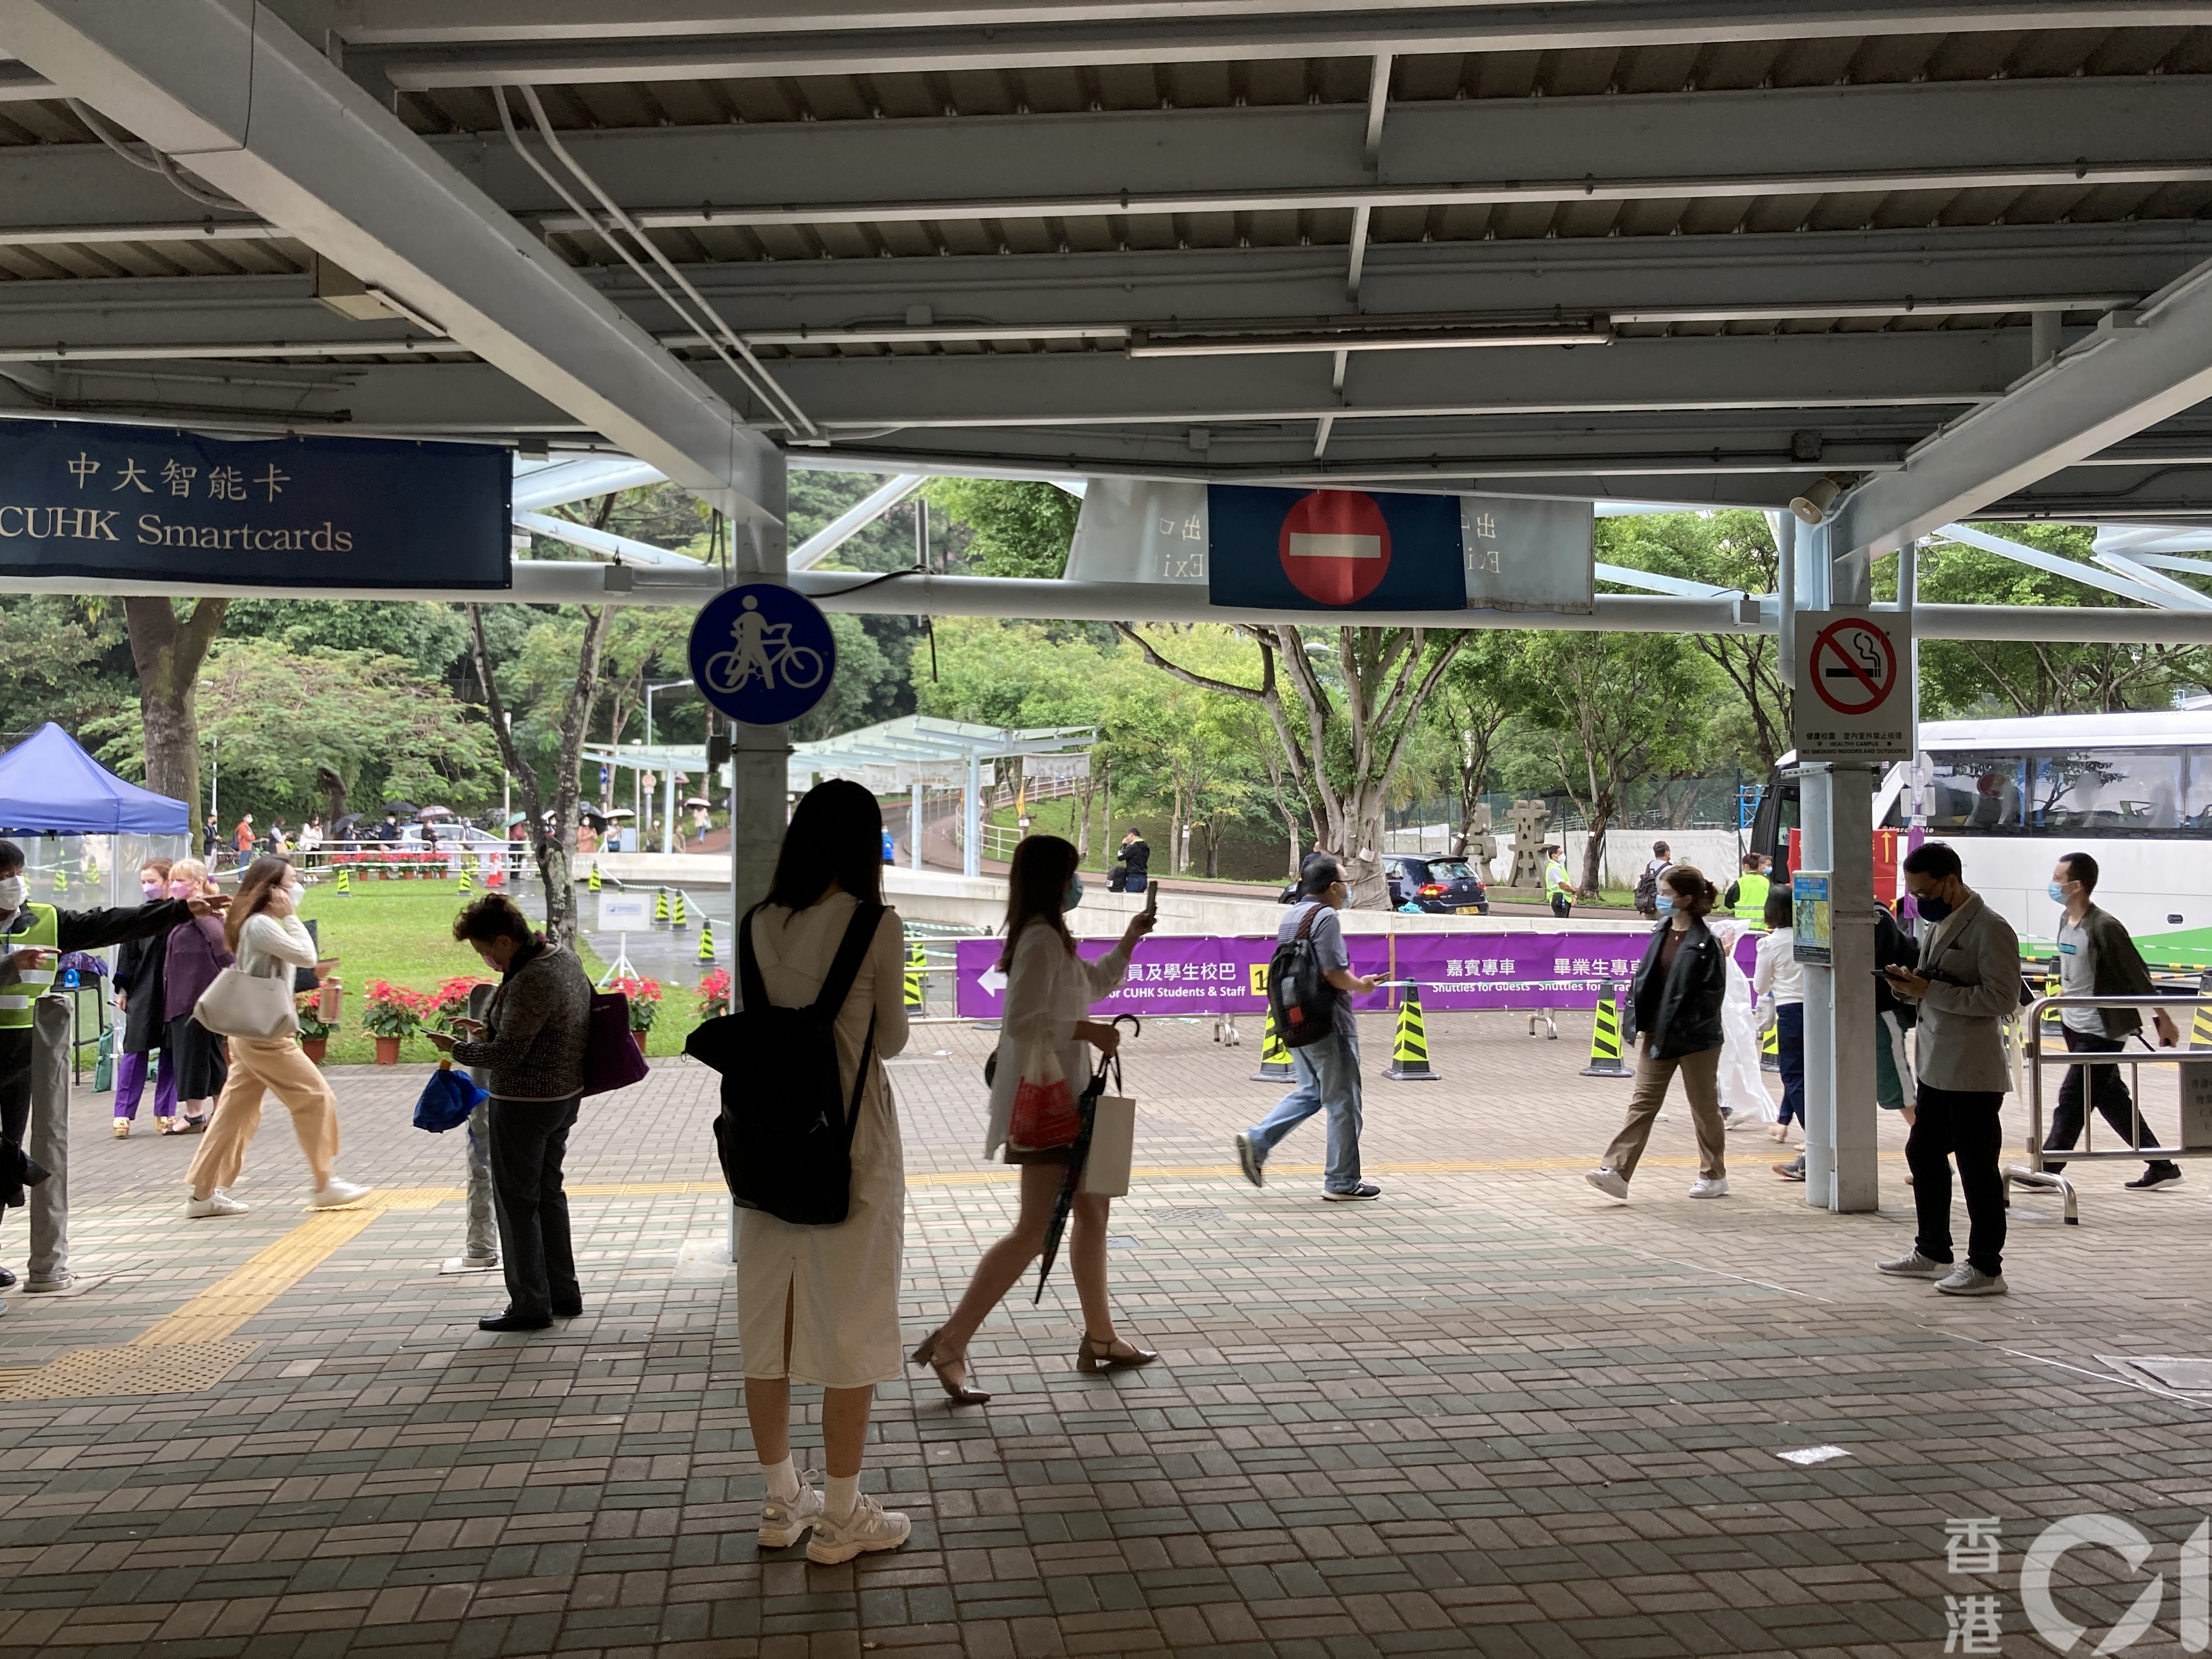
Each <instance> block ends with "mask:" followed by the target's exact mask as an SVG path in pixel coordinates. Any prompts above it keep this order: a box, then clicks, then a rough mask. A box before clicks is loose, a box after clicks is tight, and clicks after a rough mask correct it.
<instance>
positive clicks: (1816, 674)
mask: <svg viewBox="0 0 2212 1659" xmlns="http://www.w3.org/2000/svg"><path fill="white" fill-rule="evenodd" d="M1896 684H1897V653H1896V651H1895V650H1893V648H1892V647H1891V646H1890V642H1889V635H1887V634H1886V633H1884V632H1883V631H1882V630H1881V629H1879V628H1876V627H1875V626H1873V625H1872V624H1871V623H1867V622H1866V621H1864V620H1863V619H1862V618H1859V617H1845V618H1844V620H1843V621H1841V622H1834V623H1829V624H1828V625H1827V626H1826V628H1824V629H1821V630H1820V634H1819V635H1817V636H1816V637H1815V638H1814V642H1813V690H1814V692H1816V693H1817V694H1818V695H1819V696H1820V701H1821V702H1825V703H1826V704H1827V705H1828V707H1829V708H1832V709H1834V710H1835V711H1836V712H1837V713H1838V714H1872V713H1873V712H1874V711H1875V709H1877V708H1881V705H1882V703H1883V702H1884V701H1885V700H1886V699H1887V697H1888V696H1889V694H1890V692H1891V691H1892V690H1893V689H1895V687H1896Z"/></svg>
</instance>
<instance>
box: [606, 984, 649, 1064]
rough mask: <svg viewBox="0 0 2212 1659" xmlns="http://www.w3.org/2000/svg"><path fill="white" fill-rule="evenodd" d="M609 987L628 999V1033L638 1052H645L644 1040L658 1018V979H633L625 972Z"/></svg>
mask: <svg viewBox="0 0 2212 1659" xmlns="http://www.w3.org/2000/svg"><path fill="white" fill-rule="evenodd" d="M610 988H611V989H613V990H617V991H620V992H621V993H622V994H623V995H624V996H626V997H628V998H629V1034H630V1037H631V1039H632V1041H634V1042H635V1043H636V1044H637V1051H638V1053H640V1054H643V1053H644V1052H645V1040H646V1038H647V1036H649V1035H650V1034H651V1032H652V1030H653V1021H655V1020H656V1019H659V1018H660V981H659V980H657V979H634V978H632V977H630V976H629V975H627V974H625V975H623V977H622V978H620V979H618V980H617V981H615V982H614V984H613V985H612V987H610Z"/></svg>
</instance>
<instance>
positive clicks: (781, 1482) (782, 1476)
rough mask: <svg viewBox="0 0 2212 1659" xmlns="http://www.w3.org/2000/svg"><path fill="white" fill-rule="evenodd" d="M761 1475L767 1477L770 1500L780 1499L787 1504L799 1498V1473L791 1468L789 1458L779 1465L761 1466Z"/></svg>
mask: <svg viewBox="0 0 2212 1659" xmlns="http://www.w3.org/2000/svg"><path fill="white" fill-rule="evenodd" d="M761 1473H762V1474H765V1475H766V1476H767V1477H768V1495H769V1497H770V1498H781V1499H782V1500H783V1501H784V1502H785V1503H789V1502H790V1501H791V1500H792V1499H793V1498H796V1497H798V1496H799V1471H798V1470H797V1469H794V1468H792V1466H791V1459H790V1458H789V1457H786V1458H785V1459H784V1460H783V1462H781V1463H763V1464H762V1465H761Z"/></svg>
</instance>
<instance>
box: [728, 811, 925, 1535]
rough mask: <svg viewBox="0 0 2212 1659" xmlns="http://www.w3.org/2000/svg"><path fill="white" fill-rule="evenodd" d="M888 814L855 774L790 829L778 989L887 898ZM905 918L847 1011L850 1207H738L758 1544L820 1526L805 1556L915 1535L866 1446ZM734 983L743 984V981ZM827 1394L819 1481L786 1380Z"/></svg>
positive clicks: (887, 1358) (884, 1289)
mask: <svg viewBox="0 0 2212 1659" xmlns="http://www.w3.org/2000/svg"><path fill="white" fill-rule="evenodd" d="M882 844H883V815H882V812H881V810H880V809H879V808H878V806H877V805H876V799H875V797H874V796H873V795H872V794H870V793H868V792H867V791H866V789H864V788H862V787H860V785H859V784H857V783H853V782H850V781H843V780H839V781H831V782H829V783H824V784H821V785H819V786H817V787H815V788H814V789H812V790H811V791H810V792H808V793H807V795H806V797H805V799H803V800H801V801H800V802H799V806H798V810H797V811H794V812H793V814H792V818H791V825H790V828H789V829H787V830H786V831H785V832H784V837H783V850H782V852H781V854H780V855H779V856H778V858H777V860H776V866H775V881H774V884H772V885H771V886H770V888H769V896H768V897H767V899H766V900H764V901H763V902H762V904H761V905H760V907H759V908H757V910H755V911H753V912H752V913H751V915H750V917H749V918H748V919H747V921H746V922H745V923H744V926H746V927H748V928H749V929H750V934H751V940H752V947H753V954H754V958H755V960H756V961H757V963H758V964H759V966H760V973H761V983H762V985H763V988H764V989H766V991H767V992H768V996H769V1001H770V1002H771V1003H773V1004H775V1006H777V1007H780V1008H794V1007H802V1006H805V1005H806V1004H808V1003H811V1002H812V1001H813V1000H815V998H816V997H817V996H818V995H819V994H821V991H822V987H823V982H824V981H826V980H827V979H828V978H829V968H830V964H831V963H832V962H833V961H834V960H835V959H836V955H837V947H838V945H840V944H842V942H843V940H844V938H845V931H846V928H847V927H848V926H849V925H850V923H851V922H852V920H853V914H854V911H855V910H856V909H858V908H860V905H861V904H862V903H864V902H865V903H868V904H872V905H873V904H880V903H881V902H883V853H882ZM905 955H906V930H905V928H904V927H902V925H901V923H900V921H899V918H898V912H896V910H886V911H884V915H883V917H882V920H881V921H879V922H878V924H877V927H876V930H875V934H874V938H873V941H872V944H871V945H870V946H869V948H868V951H867V954H866V956H865V957H863V958H862V959H861V962H860V973H859V975H857V976H856V977H855V978H854V981H853V987H852V989H851V991H850V992H849V993H848V994H847V995H846V998H845V1001H844V1006H842V1008H841V1009H840V1010H839V1011H838V1014H837V1020H836V1033H837V1060H838V1070H839V1072H840V1073H841V1083H842V1088H843V1090H844V1095H843V1098H844V1099H845V1100H847V1101H849V1100H851V1098H852V1089H853V1085H854V1080H855V1079H856V1078H857V1077H858V1075H859V1073H860V1056H861V1053H862V1051H863V1049H864V1048H868V1047H869V1046H870V1029H871V1025H872V1027H873V1032H874V1037H873V1043H872V1054H871V1055H870V1058H869V1060H868V1076H867V1081H866V1086H865V1087H864V1088H863V1089H862V1090H861V1092H860V1109H859V1114H858V1121H857V1122H856V1123H855V1124H854V1130H853V1146H852V1159H853V1188H852V1197H851V1207H850V1209H849V1210H848V1212H847V1214H846V1218H845V1219H844V1220H842V1221H841V1222H839V1223H837V1224H836V1225H833V1226H800V1225H793V1223H790V1222H787V1221H782V1220H779V1219H778V1218H776V1217H775V1216H772V1215H770V1214H769V1213H768V1212H766V1211H765V1210H754V1209H740V1210H739V1211H738V1243H737V1267H738V1339H739V1341H740V1343H741V1344H742V1346H743V1348H744V1370H745V1415H746V1418H747V1419H748V1421H750V1424H751V1425H752V1432H753V1450H754V1455H756V1456H757V1457H758V1458H759V1459H760V1463H761V1468H762V1471H763V1474H765V1476H766V1477H767V1480H768V1488H769V1490H768V1498H767V1501H766V1502H765V1504H763V1508H762V1511H761V1526H760V1541H761V1543H762V1545H763V1547H766V1548H769V1549H782V1548H786V1547H788V1546H790V1545H792V1544H795V1543H797V1542H798V1541H799V1536H800V1534H803V1533H805V1532H807V1531H809V1530H810V1529H811V1531H812V1533H813V1536H812V1538H811V1540H809V1541H808V1543H807V1547H806V1553H807V1559H810V1560H813V1561H818V1562H825V1563H828V1562H838V1561H849V1560H851V1559H853V1558H854V1556H856V1555H858V1554H860V1553H862V1552H864V1551H869V1550H887V1549H896V1548H897V1547H899V1546H900V1545H901V1544H903V1543H904V1542H906V1540H907V1534H908V1522H907V1518H906V1516H903V1515H899V1514H896V1513H889V1512H886V1511H885V1510H884V1509H883V1508H882V1507H881V1506H880V1505H878V1504H877V1502H876V1500H875V1499H874V1498H872V1497H869V1496H867V1495H866V1493H863V1492H861V1491H860V1455H861V1451H862V1449H863V1448H864V1446H865V1444H866V1440H867V1433H868V1412H869V1408H870V1407H871V1405H872V1403H873V1401H874V1398H875V1389H876V1384H878V1383H888V1382H890V1381H891V1380H892V1379H893V1378H894V1377H896V1376H898V1374H899V1327H898V1291H899V1273H900V1264H901V1258H902V1251H903V1249H904V1246H905V1239H906V1170H905V1165H904V1162H903V1160H902V1157H901V1154H900V1149H899V1129H898V1110H897V1107H896V1103H894V1102H893V1100H892V1098H891V1087H890V1076H889V1074H888V1073H885V1071H884V1064H883V1062H884V1060H886V1059H887V1058H889V1057H890V1055H893V1054H897V1053H898V1052H899V1051H900V1050H901V1049H902V1048H905V1047H906V1036H907V1026H906V1004H905V1000H904V996H903V990H904V986H903V981H902V975H903V974H904V972H905ZM732 989H733V994H737V995H740V996H741V995H742V994H743V993H742V991H741V990H738V989H737V987H732ZM793 1383H812V1384H814V1385H816V1386H817V1387H819V1388H821V1389H823V1397H822V1437H823V1454H824V1462H826V1464H827V1467H828V1471H829V1480H828V1484H827V1486H826V1488H825V1489H824V1490H823V1491H820V1492H817V1491H816V1490H814V1489H813V1487H812V1486H810V1485H808V1484H807V1483H806V1482H804V1481H802V1480H800V1479H799V1474H798V1473H797V1471H796V1470H795V1469H794V1468H793V1464H792V1458H791V1433H790V1413H791V1385H792V1384H793Z"/></svg>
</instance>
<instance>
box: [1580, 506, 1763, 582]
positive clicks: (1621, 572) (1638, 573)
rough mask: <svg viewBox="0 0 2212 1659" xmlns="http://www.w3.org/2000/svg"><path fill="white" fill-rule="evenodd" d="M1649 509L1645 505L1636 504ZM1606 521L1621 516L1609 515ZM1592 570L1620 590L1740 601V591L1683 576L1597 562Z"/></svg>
mask: <svg viewBox="0 0 2212 1659" xmlns="http://www.w3.org/2000/svg"><path fill="white" fill-rule="evenodd" d="M1638 506H1639V507H1645V508H1646V510H1649V504H1648V503H1641V502H1639V503H1638ZM1658 510H1659V511H1661V512H1676V511H1679V510H1680V509H1679V508H1674V507H1662V508H1660V509H1658ZM1606 516H1607V517H1608V518H1612V517H1618V516H1620V515H1619V514H1617V513H1608V514H1607V515H1606ZM1591 569H1592V570H1593V571H1594V572H1595V574H1596V576H1597V579H1598V580H1600V581H1601V582H1613V583H1614V584H1616V585H1618V586H1621V587H1641V588H1644V589H1645V590H1646V591H1647V592H1653V593H1672V594H1674V596H1675V597H1677V598H1678V599H1729V598H1735V599H1741V598H1742V597H1743V595H1742V593H1741V591H1740V590H1738V589H1735V588H1732V587H1716V586H1713V585H1712V583H1711V582H1693V581H1692V580H1689V578H1687V577H1686V576H1662V575H1661V574H1659V573H1658V572H1657V571H1656V570H1638V569H1637V568H1635V567H1634V566H1632V565H1625V564H1606V563H1602V562H1601V563H1598V564H1595V565H1593V566H1592V567H1591Z"/></svg>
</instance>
